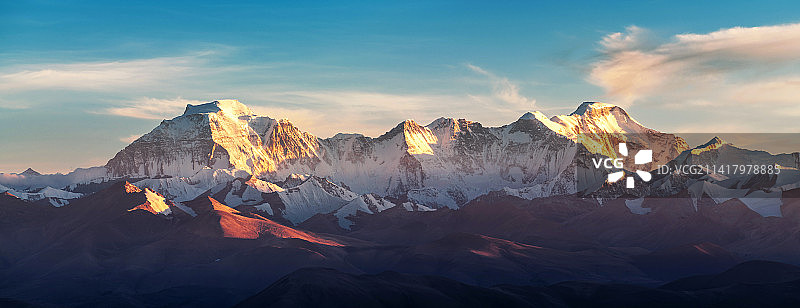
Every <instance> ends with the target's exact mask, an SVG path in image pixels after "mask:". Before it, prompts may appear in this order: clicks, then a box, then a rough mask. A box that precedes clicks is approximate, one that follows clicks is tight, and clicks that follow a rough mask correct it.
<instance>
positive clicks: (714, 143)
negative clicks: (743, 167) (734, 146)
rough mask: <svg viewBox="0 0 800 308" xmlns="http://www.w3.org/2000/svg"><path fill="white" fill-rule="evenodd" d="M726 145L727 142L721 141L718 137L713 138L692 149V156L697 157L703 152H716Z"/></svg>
mask: <svg viewBox="0 0 800 308" xmlns="http://www.w3.org/2000/svg"><path fill="white" fill-rule="evenodd" d="M726 144H728V142H726V141H725V140H722V138H720V137H719V136H715V137H714V138H711V140H709V141H708V142H706V143H704V144H702V145H699V146H697V147H695V148H694V149H692V154H694V155H698V154H700V153H703V152H707V151H711V150H716V149H719V148H720V147H722V146H723V145H726Z"/></svg>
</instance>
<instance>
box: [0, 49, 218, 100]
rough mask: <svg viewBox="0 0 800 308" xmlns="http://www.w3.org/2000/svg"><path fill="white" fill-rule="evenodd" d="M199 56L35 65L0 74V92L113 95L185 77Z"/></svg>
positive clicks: (201, 61)
mask: <svg viewBox="0 0 800 308" xmlns="http://www.w3.org/2000/svg"><path fill="white" fill-rule="evenodd" d="M203 62H204V60H203V59H202V55H190V56H183V57H162V58H151V59H140V60H128V61H111V62H80V63H69V64H35V65H23V66H14V67H6V68H3V69H2V71H0V90H4V91H31V90H42V89H44V90H56V89H57V90H64V89H67V90H88V91H99V92H117V91H120V90H122V89H131V88H141V87H153V86H158V85H163V83H164V82H168V81H171V80H175V79H179V78H183V77H186V76H188V75H189V74H191V73H192V71H193V69H194V68H196V67H198V66H200V65H201V64H202V63H203Z"/></svg>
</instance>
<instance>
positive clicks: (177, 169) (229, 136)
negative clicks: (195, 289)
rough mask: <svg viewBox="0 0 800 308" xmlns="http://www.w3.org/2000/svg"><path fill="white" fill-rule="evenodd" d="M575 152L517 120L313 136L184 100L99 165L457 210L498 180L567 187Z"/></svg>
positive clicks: (531, 122)
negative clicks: (286, 184) (337, 188)
mask: <svg viewBox="0 0 800 308" xmlns="http://www.w3.org/2000/svg"><path fill="white" fill-rule="evenodd" d="M576 150H577V146H576V144H575V142H573V141H572V140H569V139H568V138H564V137H563V136H561V135H559V134H557V133H555V132H553V131H552V130H550V129H549V128H548V127H547V126H545V125H544V124H543V123H542V122H540V121H537V120H536V119H526V118H521V119H519V120H518V121H516V122H514V123H512V124H509V125H506V126H503V127H496V128H486V127H483V126H482V125H481V124H480V123H477V122H471V121H466V120H463V119H459V120H456V119H446V118H441V119H438V120H436V121H434V122H433V123H431V124H429V125H426V126H422V125H420V124H418V123H416V122H415V121H413V120H407V121H404V122H402V123H400V124H398V125H397V126H395V128H393V129H391V130H390V131H389V132H387V133H386V134H384V135H382V136H380V137H377V138H370V137H365V136H363V135H357V134H350V135H345V134H339V135H336V136H334V137H332V138H327V139H322V138H318V137H315V136H313V135H311V134H308V133H305V132H302V131H300V130H299V129H298V128H296V127H295V126H294V125H293V124H292V123H291V122H289V121H287V120H274V119H271V118H268V117H259V116H255V115H253V114H252V112H250V111H249V109H248V108H247V107H245V106H244V105H242V104H241V103H239V102H237V101H232V100H228V101H216V102H212V103H208V104H204V105H199V106H192V105H190V106H187V108H186V111H185V112H184V114H183V115H182V116H179V117H176V118H174V119H172V120H166V121H163V122H162V123H161V124H160V125H159V126H158V127H157V128H156V129H154V130H153V131H152V132H150V133H148V134H146V135H144V136H142V137H141V138H139V139H138V140H136V141H134V142H133V143H132V144H130V145H129V146H128V147H126V148H125V149H124V150H122V151H120V152H119V153H118V154H117V155H116V156H115V157H114V158H112V159H111V160H110V161H109V162H108V164H107V168H108V170H109V173H110V174H111V175H112V176H115V177H147V178H151V179H154V180H146V181H148V183H150V182H170V180H166V181H165V180H164V179H159V178H166V177H171V178H176V180H171V181H172V182H176V184H177V183H178V182H180V181H181V180H177V179H181V178H187V179H188V178H191V177H193V176H196V174H198V173H199V172H200V173H202V172H206V171H203V170H204V169H212V170H220V169H238V170H244V171H246V172H247V173H249V174H251V175H253V176H255V177H256V178H258V179H262V180H265V181H269V182H277V181H282V180H284V179H286V177H287V176H289V175H291V174H311V175H315V176H319V177H325V178H327V179H328V180H330V181H332V182H334V183H337V184H341V185H342V186H343V187H347V188H348V189H349V190H351V191H353V192H355V193H357V194H366V193H376V194H378V195H381V196H392V197H402V198H408V199H410V200H413V201H415V202H419V203H424V204H429V205H431V206H435V207H442V206H447V207H452V208H457V207H458V206H459V205H461V204H464V203H466V202H467V201H469V200H471V199H473V198H475V197H477V196H479V195H481V194H485V193H487V192H489V191H492V190H497V189H502V188H504V187H512V188H521V187H525V186H530V185H537V184H538V185H545V186H547V187H548V193H555V194H558V193H570V192H571V188H570V187H571V185H570V183H571V182H572V181H573V175H572V174H571V172H572V168H569V166H570V165H571V164H572V163H573V159H574V156H575V155H574V153H575V151H576ZM184 182H187V183H197V181H193V180H188V181H184ZM142 184H144V185H145V186H148V187H151V186H154V185H151V184H145V183H142ZM216 184H219V183H215V185H216ZM173 186H175V185H173ZM152 188H153V189H157V190H158V188H157V187H152ZM203 188H207V187H203ZM162 190H163V189H162ZM159 191H161V190H159ZM165 194H166V195H172V196H174V197H177V194H173V193H172V192H169V191H165Z"/></svg>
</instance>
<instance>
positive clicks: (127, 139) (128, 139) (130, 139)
mask: <svg viewBox="0 0 800 308" xmlns="http://www.w3.org/2000/svg"><path fill="white" fill-rule="evenodd" d="M141 136H142V135H136V134H134V135H130V136H128V137H122V138H119V141H122V143H125V144H130V143H132V142H134V141H136V139H139V137H141Z"/></svg>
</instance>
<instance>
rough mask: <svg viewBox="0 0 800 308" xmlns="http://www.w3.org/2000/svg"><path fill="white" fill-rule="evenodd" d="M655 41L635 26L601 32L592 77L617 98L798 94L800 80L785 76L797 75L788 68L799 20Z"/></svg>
mask: <svg viewBox="0 0 800 308" xmlns="http://www.w3.org/2000/svg"><path fill="white" fill-rule="evenodd" d="M657 41H658V40H657V38H656V37H654V36H653V35H652V34H651V33H649V32H648V31H647V30H645V29H642V28H638V27H635V26H631V27H628V28H627V29H626V32H625V33H612V34H609V35H607V36H605V37H604V38H603V39H602V41H601V42H600V45H601V49H600V52H601V54H602V59H601V60H599V61H597V62H595V63H593V64H592V67H591V72H590V75H589V81H590V82H591V83H593V84H595V85H598V86H601V87H602V88H604V89H605V90H606V94H607V96H608V97H609V98H611V99H612V100H614V101H616V102H617V103H619V104H622V105H630V104H633V103H636V102H642V101H647V100H649V99H652V98H654V97H657V98H659V99H661V100H671V101H672V103H675V101H682V100H698V99H701V100H707V101H718V102H722V101H725V102H726V104H730V103H731V102H734V103H749V102H753V101H754V100H755V101H758V102H760V103H787V102H797V99H796V98H797V97H800V88H798V86H797V84H796V83H795V82H792V81H790V80H797V79H798V77H800V75H799V74H796V73H792V72H786V71H785V68H786V67H787V66H789V65H797V64H799V63H800V24H786V25H777V26H764V27H750V28H743V27H735V28H729V29H721V30H719V31H715V32H711V33H705V34H679V35H675V36H673V37H671V38H670V39H668V40H666V41H663V42H661V43H657ZM787 80H789V82H787ZM763 90H769V92H761V91H763Z"/></svg>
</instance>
